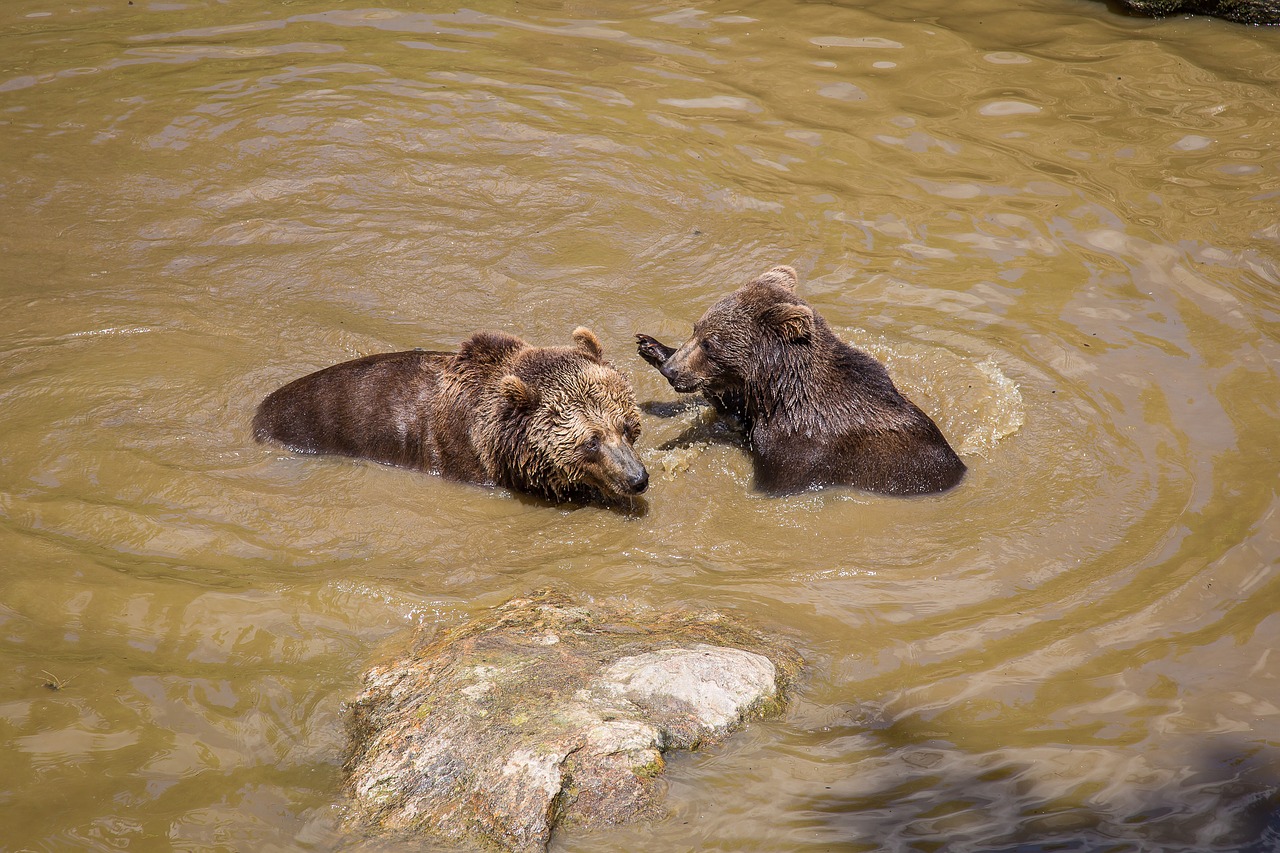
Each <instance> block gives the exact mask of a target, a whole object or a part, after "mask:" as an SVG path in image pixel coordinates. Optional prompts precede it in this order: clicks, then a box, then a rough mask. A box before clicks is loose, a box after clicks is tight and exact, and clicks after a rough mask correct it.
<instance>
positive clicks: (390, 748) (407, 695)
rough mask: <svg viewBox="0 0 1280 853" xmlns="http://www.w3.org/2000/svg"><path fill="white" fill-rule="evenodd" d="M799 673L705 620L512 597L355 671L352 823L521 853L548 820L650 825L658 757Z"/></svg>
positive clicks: (791, 661) (791, 658) (789, 657)
mask: <svg viewBox="0 0 1280 853" xmlns="http://www.w3.org/2000/svg"><path fill="white" fill-rule="evenodd" d="M799 664H800V660H799V656H798V655H797V654H796V653H795V652H794V651H793V650H791V649H790V648H789V647H787V646H785V645H783V644H782V643H781V642H779V641H777V640H776V639H772V638H769V637H766V636H764V635H762V634H759V633H757V632H755V631H752V630H750V629H747V628H745V627H743V626H742V625H740V624H738V623H736V622H734V621H733V620H730V619H727V618H725V617H723V616H720V615H718V614H715V613H662V614H654V615H645V616H641V615H637V614H636V613H634V612H624V611H622V610H620V609H617V608H609V607H603V606H601V607H596V606H592V607H590V608H588V607H585V606H581V605H578V604H575V603H574V602H573V600H572V599H570V598H568V597H566V596H564V595H560V594H557V593H551V592H540V593H537V594H535V595H532V596H530V597H528V598H517V599H513V600H511V601H509V602H507V603H506V604H504V605H502V606H501V607H498V608H495V609H494V610H493V611H491V612H489V613H488V614H486V615H483V616H481V617H479V618H477V619H475V620H473V621H471V622H468V623H466V624H464V625H461V626H459V627H457V628H454V629H452V630H449V631H445V632H443V633H442V634H441V635H439V636H437V637H434V638H431V639H430V640H428V641H427V642H426V643H425V645H423V646H422V647H421V648H419V649H418V650H417V651H416V652H415V653H413V654H412V655H410V656H409V657H408V658H406V659H404V660H399V661H396V662H394V663H391V664H389V665H385V666H379V667H375V668H373V669H371V670H369V672H367V673H366V674H365V687H364V690H363V692H362V693H361V694H360V696H359V698H358V699H357V700H356V702H355V704H354V706H353V708H352V714H351V718H350V725H351V736H352V752H351V756H350V759H349V760H348V763H347V768H346V769H347V773H348V785H349V788H350V791H351V794H352V796H353V800H354V810H353V811H354V819H355V821H356V822H357V823H359V824H361V825H363V826H364V827H366V828H369V829H374V830H392V831H410V832H413V831H420V832H425V833H430V834H433V835H436V836H439V837H444V838H450V839H454V840H459V841H469V842H475V843H480V844H483V845H485V846H493V847H499V848H502V849H506V850H518V851H525V850H541V849H543V848H544V847H545V846H546V844H547V841H548V839H549V838H550V835H551V831H552V830H553V829H554V828H555V826H556V825H557V824H560V823H564V822H569V823H575V824H578V825H585V826H600V825H609V824H618V823H622V822H626V821H629V820H634V819H636V818H639V817H643V816H646V815H651V814H653V813H655V811H656V808H655V804H654V785H655V781H656V778H657V777H658V775H659V774H661V772H662V770H663V768H664V766H665V764H664V759H663V753H664V752H666V751H667V750H670V749H675V748H681V749H692V748H695V747H698V746H701V745H705V744H709V743H713V742H715V741H718V740H720V739H721V738H723V737H725V736H726V735H728V734H729V733H730V732H732V731H734V730H735V729H736V728H738V727H739V726H740V725H741V724H742V723H743V721H744V720H746V719H749V718H751V717H753V716H763V715H767V714H771V713H777V712H779V711H780V710H781V708H782V705H783V702H784V701H785V694H784V691H785V689H786V687H787V686H788V685H789V683H790V682H791V680H792V678H793V677H794V675H795V673H796V671H797V670H798V668H799Z"/></svg>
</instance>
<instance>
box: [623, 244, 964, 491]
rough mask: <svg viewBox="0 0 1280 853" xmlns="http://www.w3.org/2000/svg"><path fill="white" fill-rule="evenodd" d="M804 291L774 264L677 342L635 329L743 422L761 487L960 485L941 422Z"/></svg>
mask: <svg viewBox="0 0 1280 853" xmlns="http://www.w3.org/2000/svg"><path fill="white" fill-rule="evenodd" d="M795 288H796V273H795V270H793V269H791V267H785V266H778V267H774V268H773V269H771V270H769V271H768V272H766V273H764V275H762V276H760V277H759V278H757V279H755V280H754V281H752V282H751V283H749V284H747V285H746V286H745V287H742V288H740V289H738V290H736V291H734V292H733V293H731V294H729V295H728V296H726V297H724V298H723V299H721V300H720V301H718V302H716V303H715V304H714V305H712V306H711V308H710V309H709V310H708V311H707V313H706V314H704V315H703V316H702V319H701V320H699V321H698V322H697V323H696V324H695V325H694V327H693V336H692V337H691V338H689V340H688V341H686V342H685V344H684V345H683V346H681V347H680V348H679V349H675V348H672V347H668V346H665V345H664V344H661V343H659V342H658V341H656V340H655V339H653V338H651V337H649V336H648V335H637V336H636V339H637V342H638V344H639V352H640V356H641V357H642V358H644V359H645V361H647V362H648V363H649V364H651V365H653V366H654V367H656V368H657V369H658V370H660V371H661V372H662V375H663V376H665V377H666V378H667V381H669V382H670V383H671V387H673V388H674V389H675V390H677V391H680V392H682V393H691V392H694V391H701V392H702V393H703V395H704V396H706V397H707V399H708V400H709V401H710V402H711V403H712V405H713V406H715V408H716V409H717V410H718V411H719V412H721V413H722V414H726V415H732V416H734V417H736V418H737V419H738V420H739V421H740V422H741V424H742V427H743V430H744V432H745V434H746V437H747V446H748V448H749V449H750V451H751V453H752V456H753V458H754V461H755V478H756V487H757V488H759V489H761V490H763V491H766V492H772V493H789V492H797V491H802V490H804V489H808V488H811V487H816V486H828V485H848V486H856V487H858V488H861V489H866V490H868V491H873V492H881V493H884V494H891V495H913V494H924V493H929V492H940V491H943V490H945V489H949V488H951V487H952V486H954V485H955V484H956V483H958V482H960V479H961V477H963V476H964V472H965V466H964V463H963V462H961V461H960V458H959V457H958V456H956V454H955V451H953V450H952V449H951V446H950V445H949V444H947V440H946V439H945V438H944V437H943V435H942V433H941V431H940V430H939V429H938V427H937V425H936V424H934V422H933V421H932V420H931V419H930V418H929V416H928V415H926V414H925V413H924V412H922V411H921V410H920V409H919V408H918V407H917V406H916V405H915V404H914V403H912V402H911V401H910V400H908V399H907V398H906V397H904V396H903V395H902V394H901V393H900V392H899V391H898V389H897V388H896V387H894V384H893V381H892V380H891V379H890V378H889V373H888V371H886V370H885V369H884V366H883V365H882V364H880V362H878V361H876V360H875V359H874V358H872V357H871V356H870V355H868V354H867V353H865V352H863V351H861V350H859V349H855V348H854V347H852V346H850V345H848V344H846V343H844V342H842V341H841V340H840V339H839V338H837V337H836V336H835V334H834V333H833V332H832V331H831V329H830V328H829V327H828V326H827V323H826V321H825V320H823V319H822V317H821V316H820V315H819V314H818V313H817V312H816V311H814V310H813V308H812V307H811V306H810V305H809V304H808V303H807V302H805V301H804V300H803V299H801V298H800V297H799V296H797V295H796V293H795Z"/></svg>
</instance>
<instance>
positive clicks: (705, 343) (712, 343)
mask: <svg viewBox="0 0 1280 853" xmlns="http://www.w3.org/2000/svg"><path fill="white" fill-rule="evenodd" d="M718 346H720V344H719V342H717V341H716V339H715V338H703V339H702V351H703V352H708V353H710V352H715V350H716V348H717V347H718Z"/></svg>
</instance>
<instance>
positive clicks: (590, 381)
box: [253, 328, 648, 503]
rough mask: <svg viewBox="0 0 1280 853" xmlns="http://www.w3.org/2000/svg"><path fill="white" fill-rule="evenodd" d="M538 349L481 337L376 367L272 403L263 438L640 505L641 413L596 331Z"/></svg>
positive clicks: (340, 370)
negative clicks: (637, 446) (637, 501)
mask: <svg viewBox="0 0 1280 853" xmlns="http://www.w3.org/2000/svg"><path fill="white" fill-rule="evenodd" d="M573 337H574V345H573V346H568V347H533V346H530V345H528V344H526V343H525V342H524V341H522V340H520V339H519V338H516V337H514V336H512V335H507V334H504V333H500V332H478V333H476V334H475V335H473V336H472V337H471V338H469V339H468V340H467V341H465V342H464V343H463V344H462V346H461V348H460V349H459V351H458V352H456V353H449V352H424V351H411V352H396V353H384V354H381V355H371V356H367V357H365V358H360V359H356V360H354V361H348V362H344V363H342V364H337V365H334V366H332V367H327V368H325V369H323V370H320V371H317V372H315V373H312V374H309V375H307V376H304V377H302V378H301V379H297V380H294V381H293V382H291V383H289V384H288V385H285V386H284V387H282V388H280V389H278V390H276V391H274V392H272V393H271V394H270V395H268V396H267V398H266V399H264V400H263V401H262V403H261V404H260V405H259V407H258V411H257V413H256V415H255V416H254V419H253V433H254V437H255V438H257V439H258V440H259V441H263V442H273V443H276V444H280V445H283V446H285V447H288V448H290V449H292V450H295V451H298V452H302V453H333V454H341V455H344V456H352V457H357V458H362V459H372V460H374V461H377V462H383V463H386V464H388V465H397V466H401V467H405V468H414V469H418V470H422V471H430V472H433V473H438V474H440V475H442V476H443V477H445V478H447V479H450V480H460V481H465V482H472V483H482V484H490V485H499V486H505V487H507V488H510V489H515V490H518V491H521V492H525V493H528V494H532V495H536V496H539V497H543V498H547V499H550V500H556V501H566V500H577V501H601V502H606V503H609V502H614V501H616V500H619V499H623V498H628V497H630V496H633V495H637V494H640V493H641V492H643V491H644V489H645V488H646V487H647V485H648V473H647V472H646V471H645V469H644V466H643V464H641V463H640V460H639V459H638V458H637V457H636V455H635V447H634V443H635V440H636V438H637V436H638V435H639V422H640V419H639V410H638V408H637V407H636V402H635V397H634V395H633V393H632V391H631V386H630V384H629V383H628V382H627V380H626V379H625V378H624V377H623V376H622V375H621V374H620V373H618V372H617V371H616V370H614V369H613V368H612V367H611V366H610V365H609V364H608V363H607V362H606V361H604V358H603V351H602V349H601V347H600V342H599V341H598V340H597V339H596V337H595V335H593V334H592V333H591V332H590V331H589V330H587V329H584V328H579V329H577V330H575V332H574V336H573Z"/></svg>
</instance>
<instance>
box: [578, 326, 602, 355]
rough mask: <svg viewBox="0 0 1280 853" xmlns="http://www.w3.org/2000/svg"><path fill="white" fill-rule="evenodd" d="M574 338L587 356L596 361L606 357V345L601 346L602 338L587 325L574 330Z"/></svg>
mask: <svg viewBox="0 0 1280 853" xmlns="http://www.w3.org/2000/svg"><path fill="white" fill-rule="evenodd" d="M573 340H574V342H575V343H576V344H577V345H578V349H579V350H581V351H582V353H583V354H584V355H585V356H586V357H587V358H590V359H592V360H594V361H601V360H602V359H603V358H604V347H602V346H600V339H599V338H597V337H596V336H595V334H594V333H592V331H591V330H590V329H588V328H587V327H586V326H579V327H578V328H576V329H574V330H573Z"/></svg>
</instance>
